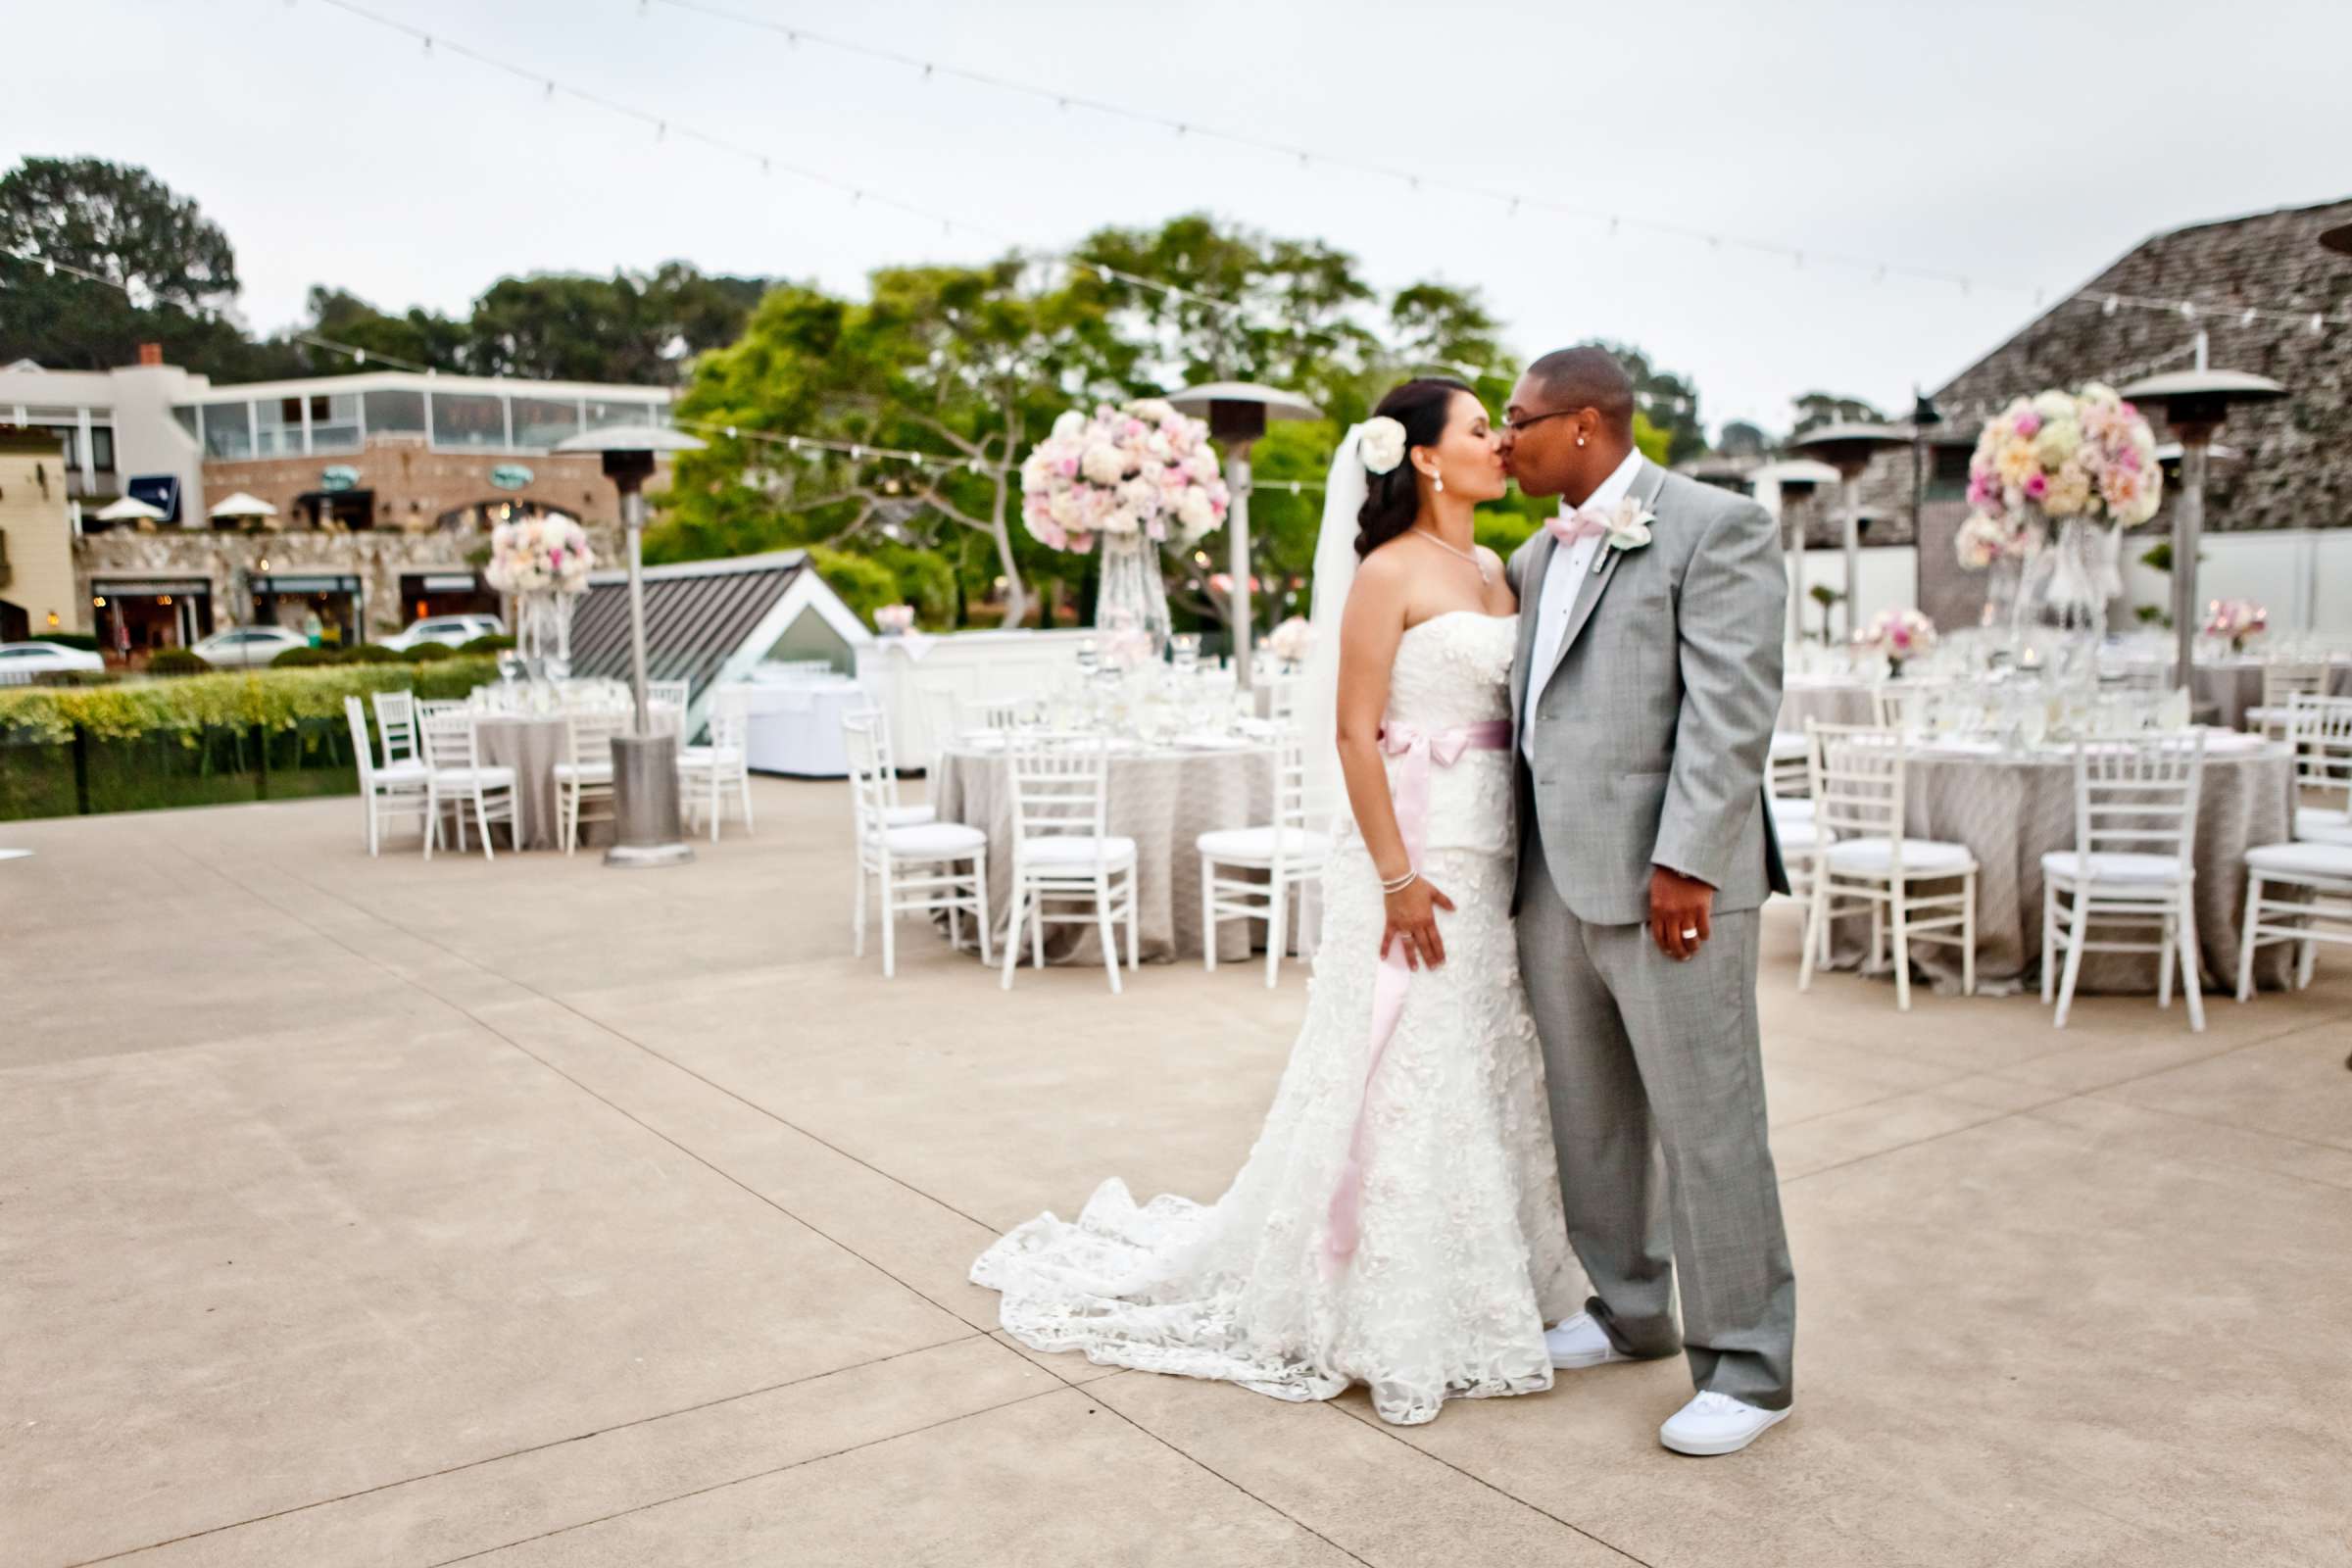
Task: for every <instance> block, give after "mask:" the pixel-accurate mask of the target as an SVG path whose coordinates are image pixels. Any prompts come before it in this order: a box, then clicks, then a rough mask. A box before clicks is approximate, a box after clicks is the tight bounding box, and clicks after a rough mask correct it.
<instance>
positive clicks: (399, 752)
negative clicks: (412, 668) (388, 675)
mask: <svg viewBox="0 0 2352 1568" xmlns="http://www.w3.org/2000/svg"><path fill="white" fill-rule="evenodd" d="M369 701H370V702H372V703H373V704H374V705H375V728H376V732H377V733H378V734H380V735H382V736H383V738H384V765H385V766H386V767H390V766H391V765H392V764H393V763H395V762H417V763H422V762H423V760H424V754H423V752H422V751H421V750H420V749H419V748H418V746H417V699H416V697H415V696H414V695H413V694H411V693H409V692H377V693H375V694H374V695H373V696H372V697H371V698H370V699H369Z"/></svg>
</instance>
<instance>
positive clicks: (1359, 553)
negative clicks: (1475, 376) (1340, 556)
mask: <svg viewBox="0 0 2352 1568" xmlns="http://www.w3.org/2000/svg"><path fill="white" fill-rule="evenodd" d="M1468 391H1470V388H1469V387H1467V386H1465V385H1463V384H1462V383H1461V382H1459V381H1449V380H1446V379H1444V378H1443V377H1439V376H1429V377H1426V378H1423V379H1419V380H1412V381H1406V382H1404V383H1402V384H1401V385H1399V386H1397V387H1394V388H1392V389H1391V390H1390V392H1389V395H1388V396H1387V397H1385V398H1382V399H1381V400H1380V407H1379V408H1377V409H1374V410H1373V411H1372V413H1373V414H1374V416H1376V417H1377V416H1380V415H1386V416H1388V417H1390V418H1392V419H1395V420H1396V421H1397V423H1398V424H1401V425H1403V426H1404V451H1405V455H1404V457H1403V458H1402V459H1401V460H1399V461H1398V463H1397V466H1395V467H1394V468H1391V469H1390V470H1389V471H1388V472H1386V473H1367V474H1365V475H1364V481H1365V485H1366V489H1365V492H1364V505H1363V509H1362V510H1361V511H1359V512H1358V513H1356V515H1355V526H1356V534H1355V554H1356V557H1357V559H1359V560H1360V559H1362V558H1363V557H1365V556H1368V555H1370V554H1371V553H1372V552H1373V551H1375V550H1378V549H1379V548H1380V547H1381V546H1382V545H1385V544H1387V543H1388V542H1389V541H1390V540H1392V539H1394V538H1396V537H1397V535H1398V534H1400V533H1402V532H1404V531H1405V530H1406V529H1407V528H1410V527H1411V526H1412V525H1413V519H1414V518H1415V517H1417V516H1419V515H1421V474H1420V470H1418V469H1416V468H1415V467H1414V466H1413V463H1412V451H1413V448H1415V447H1434V446H1436V445H1437V444H1438V441H1439V438H1441V437H1442V436H1444V435H1445V434H1446V419H1447V418H1448V417H1451V415H1452V413H1453V400H1454V398H1455V396H1456V395H1457V394H1459V393H1463V392H1468ZM1472 395H1473V396H1475V395H1476V394H1475V393H1473V394H1472Z"/></svg>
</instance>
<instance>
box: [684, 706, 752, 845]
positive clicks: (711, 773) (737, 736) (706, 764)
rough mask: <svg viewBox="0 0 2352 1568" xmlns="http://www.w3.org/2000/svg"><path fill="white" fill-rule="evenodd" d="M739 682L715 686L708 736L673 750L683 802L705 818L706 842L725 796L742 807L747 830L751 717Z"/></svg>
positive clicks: (715, 832) (713, 832)
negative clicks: (708, 828)
mask: <svg viewBox="0 0 2352 1568" xmlns="http://www.w3.org/2000/svg"><path fill="white" fill-rule="evenodd" d="M748 702H749V699H748V697H747V695H746V693H745V692H744V690H743V688H742V687H740V686H728V687H724V688H722V689H720V690H719V691H718V692H717V693H716V694H715V695H714V696H712V697H711V739H710V740H709V741H707V742H705V743H703V744H702V745H699V746H681V747H679V748H678V783H679V786H680V793H681V795H682V796H683V798H684V800H685V802H686V804H687V806H688V807H689V808H691V809H699V810H701V811H702V812H703V813H704V814H705V815H707V816H709V817H710V819H711V843H713V844H716V843H717V842H718V821H719V818H720V817H721V816H722V815H724V814H725V803H726V798H727V796H728V795H729V794H732V795H733V796H734V797H735V800H736V804H737V805H739V806H740V807H742V809H743V830H744V832H746V833H749V832H751V831H752V766H751V719H750V716H749V707H748Z"/></svg>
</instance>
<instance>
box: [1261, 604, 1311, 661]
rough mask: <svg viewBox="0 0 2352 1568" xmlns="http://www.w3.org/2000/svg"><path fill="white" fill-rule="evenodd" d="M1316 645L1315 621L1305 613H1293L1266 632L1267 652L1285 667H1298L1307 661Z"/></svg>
mask: <svg viewBox="0 0 2352 1568" xmlns="http://www.w3.org/2000/svg"><path fill="white" fill-rule="evenodd" d="M1314 646H1315V627H1314V622H1312V621H1310V620H1308V619H1307V618H1306V617H1305V616H1303V615H1293V616H1292V617H1291V618H1290V619H1288V620H1286V621H1284V622H1283V623H1282V624H1281V625H1279V626H1277V627H1275V628H1274V629H1273V630H1272V631H1270V632H1268V633H1266V652H1268V653H1270V654H1272V655H1273V656H1274V657H1275V658H1276V659H1279V660H1281V661H1282V662H1283V665H1284V667H1285V668H1290V669H1296V668H1297V667H1298V666H1299V665H1300V664H1303V663H1305V662H1306V656H1307V654H1308V653H1309V652H1310V651H1312V649H1313V648H1314Z"/></svg>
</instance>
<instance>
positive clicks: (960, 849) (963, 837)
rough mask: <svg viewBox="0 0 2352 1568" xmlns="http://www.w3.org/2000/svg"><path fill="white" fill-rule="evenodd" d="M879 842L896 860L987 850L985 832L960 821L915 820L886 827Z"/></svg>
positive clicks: (945, 856)
mask: <svg viewBox="0 0 2352 1568" xmlns="http://www.w3.org/2000/svg"><path fill="white" fill-rule="evenodd" d="M882 843H883V845H884V846H885V847H886V848H887V849H888V850H889V851H890V853H891V855H892V857H893V858H896V859H901V860H916V859H921V858H925V857H929V858H932V859H946V858H950V857H953V856H964V855H970V854H973V853H974V852H976V851H979V850H985V849H987V848H988V835H987V834H985V833H983V832H981V831H980V830H979V829H978V828H976V827H965V826H964V825H963V824H962V823H961V822H916V823H910V824H908V825H907V826H906V827H894V828H889V829H886V830H885V831H884V832H883V834H882Z"/></svg>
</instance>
